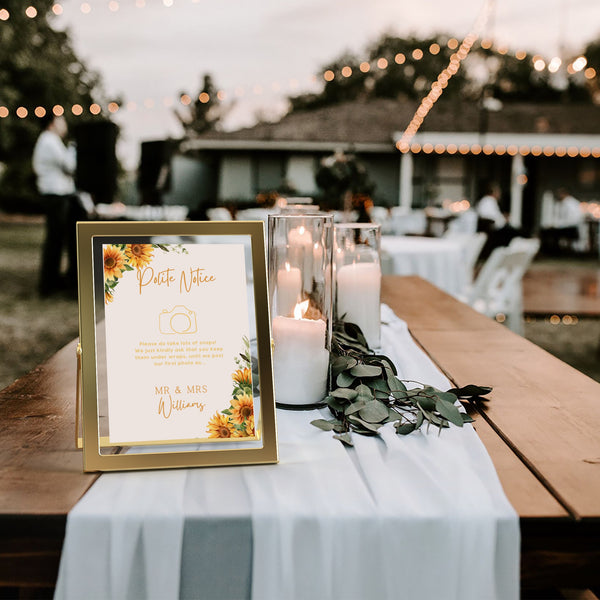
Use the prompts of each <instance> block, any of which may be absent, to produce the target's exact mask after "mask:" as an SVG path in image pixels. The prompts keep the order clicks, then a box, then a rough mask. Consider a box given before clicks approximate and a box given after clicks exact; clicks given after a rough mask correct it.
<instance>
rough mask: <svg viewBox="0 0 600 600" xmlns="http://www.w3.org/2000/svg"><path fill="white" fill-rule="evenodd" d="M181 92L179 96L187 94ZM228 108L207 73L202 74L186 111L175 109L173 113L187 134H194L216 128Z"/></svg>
mask: <svg viewBox="0 0 600 600" xmlns="http://www.w3.org/2000/svg"><path fill="white" fill-rule="evenodd" d="M187 95H188V94H187V93H186V92H181V94H180V97H181V98H183V97H184V96H187ZM228 110H229V107H224V105H223V104H222V103H221V101H220V99H219V96H218V94H217V88H216V87H215V85H214V84H213V81H212V77H211V75H210V74H209V73H206V74H205V75H204V79H203V84H202V88H201V89H200V91H199V92H198V94H197V95H196V97H195V100H194V102H192V103H190V105H189V110H188V111H187V113H185V112H181V110H179V109H175V110H174V112H175V115H176V116H177V118H178V119H179V122H180V123H181V125H182V126H183V128H184V130H185V133H186V135H187V136H194V135H199V134H202V133H205V132H207V131H213V130H215V129H218V127H219V123H220V122H221V120H222V119H223V117H224V116H225V114H226V113H227V111H228Z"/></svg>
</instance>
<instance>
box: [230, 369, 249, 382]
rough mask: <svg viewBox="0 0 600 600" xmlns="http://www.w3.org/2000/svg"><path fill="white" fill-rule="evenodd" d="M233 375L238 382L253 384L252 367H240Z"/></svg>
mask: <svg viewBox="0 0 600 600" xmlns="http://www.w3.org/2000/svg"><path fill="white" fill-rule="evenodd" d="M231 377H232V379H233V380H234V381H235V382H236V383H240V384H247V385H251V384H252V371H250V369H247V368H244V369H238V370H237V371H236V372H235V373H234V374H233V375H232V376H231Z"/></svg>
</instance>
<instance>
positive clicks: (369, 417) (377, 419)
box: [359, 400, 390, 423]
mask: <svg viewBox="0 0 600 600" xmlns="http://www.w3.org/2000/svg"><path fill="white" fill-rule="evenodd" d="M359 414H360V418H361V419H363V420H364V421H367V422H368V423H381V422H382V421H385V420H386V419H387V418H388V416H389V414H390V413H389V411H388V408H387V406H386V405H385V404H382V403H381V402H379V400H373V401H371V402H367V404H366V405H365V406H364V408H361V410H360V412H359Z"/></svg>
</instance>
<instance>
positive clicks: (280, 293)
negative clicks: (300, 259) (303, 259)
mask: <svg viewBox="0 0 600 600" xmlns="http://www.w3.org/2000/svg"><path fill="white" fill-rule="evenodd" d="M301 291H302V277H301V275H300V269H297V268H296V267H290V264H289V263H285V269H279V271H277V288H276V293H277V299H276V305H275V307H276V308H275V310H276V311H277V314H279V315H285V316H289V315H291V314H293V312H294V307H295V306H296V304H297V303H298V301H299V300H300V292H301Z"/></svg>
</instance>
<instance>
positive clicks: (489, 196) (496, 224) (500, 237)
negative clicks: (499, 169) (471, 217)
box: [476, 182, 521, 258]
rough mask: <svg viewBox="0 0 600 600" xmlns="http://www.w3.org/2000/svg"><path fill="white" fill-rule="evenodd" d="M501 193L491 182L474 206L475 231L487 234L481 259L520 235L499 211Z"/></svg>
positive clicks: (495, 184)
mask: <svg viewBox="0 0 600 600" xmlns="http://www.w3.org/2000/svg"><path fill="white" fill-rule="evenodd" d="M501 197H502V192H501V190H500V186H499V185H498V184H497V183H495V182H491V183H489V184H488V185H487V186H486V189H485V193H484V195H483V196H482V198H480V200H479V202H478V203H477V206H476V211H477V231H481V232H484V233H486V234H487V236H488V237H487V240H486V242H485V245H484V247H483V249H482V251H481V255H480V257H481V258H487V257H488V256H489V255H490V254H491V253H492V250H494V249H495V248H499V247H501V246H508V244H509V243H510V241H511V240H512V239H513V238H515V237H518V236H519V235H521V233H520V231H519V230H517V229H515V228H514V227H512V226H511V225H510V223H509V222H508V219H507V215H505V214H504V213H503V212H502V210H501V209H500V198H501Z"/></svg>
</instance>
